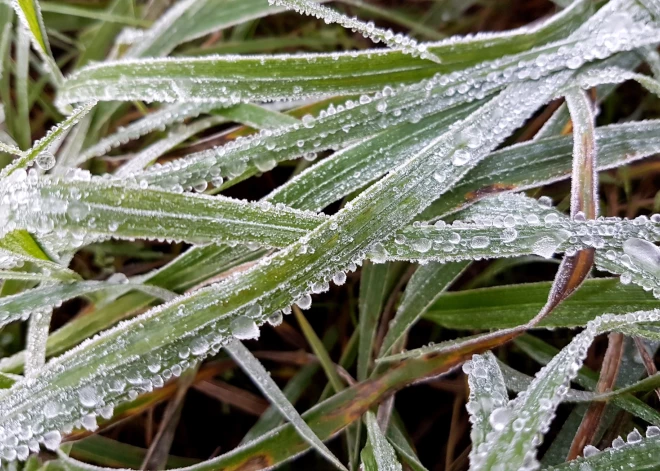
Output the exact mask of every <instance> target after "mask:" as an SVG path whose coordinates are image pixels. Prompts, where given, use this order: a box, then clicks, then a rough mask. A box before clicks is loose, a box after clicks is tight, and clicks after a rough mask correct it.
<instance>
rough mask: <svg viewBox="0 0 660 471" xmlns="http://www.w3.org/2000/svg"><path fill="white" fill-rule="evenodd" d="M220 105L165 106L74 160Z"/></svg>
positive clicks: (76, 161)
mask: <svg viewBox="0 0 660 471" xmlns="http://www.w3.org/2000/svg"><path fill="white" fill-rule="evenodd" d="M217 107H218V105H216V104H209V103H181V104H177V105H168V106H165V107H163V108H161V109H159V110H157V111H154V112H153V113H150V114H148V115H147V116H145V117H143V118H140V119H138V120H137V121H134V122H132V123H131V124H129V125H128V126H125V127H120V128H118V129H117V130H116V131H115V132H114V133H113V134H111V135H110V136H107V137H104V138H103V139H101V140H100V141H99V142H98V143H96V144H94V145H93V146H91V147H88V148H87V149H85V150H84V151H83V152H82V153H81V154H80V156H79V157H78V158H77V159H75V160H73V161H72V162H73V164H75V165H79V164H81V163H82V162H85V161H86V160H88V159H91V158H92V157H100V156H102V155H104V154H106V153H108V152H109V151H110V150H112V149H113V148H115V147H118V146H120V145H122V144H126V143H127V142H129V141H131V140H135V139H139V138H140V137H142V136H144V135H145V134H148V133H150V132H153V131H156V130H158V131H163V130H165V128H166V127H167V126H170V125H172V124H176V123H180V122H182V121H184V120H185V119H187V118H194V117H197V116H199V115H200V114H202V113H207V112H209V111H211V110H213V109H215V108H217Z"/></svg>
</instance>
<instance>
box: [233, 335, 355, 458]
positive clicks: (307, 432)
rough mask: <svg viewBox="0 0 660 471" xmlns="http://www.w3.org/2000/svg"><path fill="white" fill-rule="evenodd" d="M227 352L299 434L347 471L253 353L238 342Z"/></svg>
mask: <svg viewBox="0 0 660 471" xmlns="http://www.w3.org/2000/svg"><path fill="white" fill-rule="evenodd" d="M224 348H225V350H227V352H228V353H229V354H230V355H231V357H232V358H233V359H234V361H236V362H237V363H238V364H239V365H240V366H241V368H243V370H244V371H245V372H246V373H247V374H248V375H249V376H250V378H251V379H252V381H254V382H255V384H256V385H257V386H258V387H259V389H260V390H261V391H262V392H263V393H264V394H265V395H266V396H267V397H268V399H270V401H271V402H272V403H273V405H275V406H276V407H277V408H278V409H279V411H280V412H281V413H282V415H283V416H284V417H286V418H287V420H288V421H289V422H291V424H292V425H293V426H294V427H295V429H296V430H297V431H298V433H299V434H300V435H301V437H303V438H304V439H305V441H307V442H308V443H309V444H310V445H311V446H313V447H314V448H315V449H316V450H317V451H318V452H319V453H321V455H323V457H324V458H325V459H327V460H328V461H330V462H331V463H332V464H333V465H334V466H335V467H336V468H338V469H341V470H346V468H345V467H344V465H343V464H341V462H340V461H339V460H338V459H337V458H336V457H335V456H334V455H333V454H332V452H331V451H330V450H328V448H327V447H326V446H325V445H324V444H323V442H322V441H321V440H320V439H319V437H317V436H316V434H315V433H314V432H313V431H312V429H311V428H309V425H307V423H306V422H305V421H304V419H303V418H302V417H300V415H299V414H298V412H297V411H296V409H295V408H294V407H293V406H292V405H291V403H290V402H289V400H288V399H287V398H286V396H285V395H284V394H283V393H282V391H281V390H280V388H279V387H278V386H277V384H275V381H273V380H272V378H271V377H270V374H268V371H266V369H265V368H264V367H263V366H262V365H261V363H260V362H259V360H257V359H256V358H255V357H254V355H252V353H251V352H250V351H249V350H248V349H247V348H245V346H244V345H243V344H242V343H241V342H239V341H238V340H234V341H232V342H229V343H227V344H226V345H225V347H224Z"/></svg>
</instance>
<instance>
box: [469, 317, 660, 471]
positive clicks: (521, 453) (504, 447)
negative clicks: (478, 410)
mask: <svg viewBox="0 0 660 471" xmlns="http://www.w3.org/2000/svg"><path fill="white" fill-rule="evenodd" d="M659 315H660V311H643V312H637V313H631V314H627V315H622V316H615V315H605V316H602V317H600V318H597V319H595V320H594V321H591V322H589V323H588V324H587V327H586V328H585V330H584V331H583V332H581V333H579V334H578V335H576V336H575V337H574V338H573V340H572V341H571V343H570V344H569V345H568V346H567V347H565V348H564V349H563V350H562V351H561V352H560V353H559V354H558V355H556V356H555V357H554V358H553V359H552V361H550V363H548V364H547V365H546V366H545V367H544V368H543V369H542V370H541V371H539V372H538V373H537V375H536V377H535V379H534V381H533V382H532V384H531V385H530V387H529V388H528V389H527V390H526V391H525V392H524V393H522V394H520V395H519V396H518V397H517V398H516V399H514V400H512V401H511V402H510V403H509V404H508V405H507V406H505V407H501V408H498V409H495V410H494V411H493V412H492V413H491V415H490V417H489V421H490V423H491V424H492V426H493V430H494V431H495V433H494V434H492V435H491V436H490V437H489V438H488V439H487V441H486V442H485V443H484V445H483V446H482V447H481V448H479V449H477V450H475V452H474V453H473V455H472V456H473V458H472V467H473V468H474V469H493V467H494V466H496V465H497V463H502V462H506V463H508V465H509V466H513V467H514V468H519V467H523V466H533V465H535V464H536V463H537V461H536V447H537V446H538V445H539V444H540V442H541V440H538V439H536V440H533V437H535V436H537V434H543V433H545V432H546V431H547V428H548V425H549V423H550V421H551V420H552V418H553V417H554V414H555V409H556V407H557V406H558V404H559V402H560V401H561V399H562V397H563V396H564V395H565V393H566V388H567V386H568V384H569V382H570V381H571V380H572V379H573V378H574V377H575V376H576V375H577V373H578V371H579V369H580V367H581V366H582V362H583V360H584V358H585V357H586V354H587V349H588V347H589V345H591V342H592V341H593V339H594V337H595V336H596V335H598V334H600V333H603V332H606V331H609V330H612V329H616V328H617V327H619V326H626V325H630V324H635V323H639V322H645V321H648V320H653V319H656V318H657V317H658V316H659ZM503 460H506V461H503Z"/></svg>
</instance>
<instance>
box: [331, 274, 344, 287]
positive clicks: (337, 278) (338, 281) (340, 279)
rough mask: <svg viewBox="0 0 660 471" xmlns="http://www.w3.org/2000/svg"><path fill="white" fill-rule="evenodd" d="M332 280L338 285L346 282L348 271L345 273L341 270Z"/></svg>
mask: <svg viewBox="0 0 660 471" xmlns="http://www.w3.org/2000/svg"><path fill="white" fill-rule="evenodd" d="M332 282H333V283H334V284H336V285H337V286H341V285H343V284H344V283H346V273H344V272H343V271H339V272H337V273H335V274H334V276H333V277H332Z"/></svg>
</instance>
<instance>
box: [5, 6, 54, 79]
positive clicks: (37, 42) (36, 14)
mask: <svg viewBox="0 0 660 471" xmlns="http://www.w3.org/2000/svg"><path fill="white" fill-rule="evenodd" d="M13 5H14V10H16V13H17V14H18V17H19V18H20V20H21V23H22V24H23V26H24V27H25V28H26V29H27V30H28V31H29V32H30V39H31V40H32V45H33V46H34V49H35V50H36V51H37V52H38V53H39V56H40V57H41V59H42V60H43V61H44V65H45V67H46V70H48V72H49V73H50V74H51V75H52V77H53V80H54V83H55V85H56V86H58V85H60V84H61V83H62V82H63V80H64V78H63V77H62V73H61V72H60V69H59V68H58V67H57V63H56V62H55V59H54V58H53V53H52V51H51V50H50V44H49V42H48V36H47V35H46V28H45V27H44V20H43V18H42V16H41V8H40V7H39V2H38V1H37V0H14V1H13Z"/></svg>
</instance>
